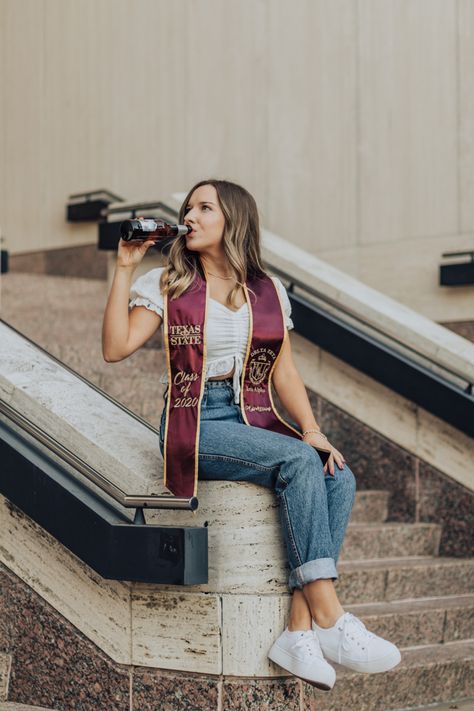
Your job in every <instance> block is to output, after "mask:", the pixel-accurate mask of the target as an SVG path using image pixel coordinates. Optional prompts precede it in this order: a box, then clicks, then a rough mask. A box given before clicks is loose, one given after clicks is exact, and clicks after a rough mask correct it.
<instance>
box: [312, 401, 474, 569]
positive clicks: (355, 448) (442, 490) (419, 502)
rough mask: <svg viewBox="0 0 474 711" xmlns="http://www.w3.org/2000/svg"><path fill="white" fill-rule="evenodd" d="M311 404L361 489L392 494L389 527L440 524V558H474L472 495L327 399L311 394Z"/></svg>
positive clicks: (469, 465)
mask: <svg viewBox="0 0 474 711" xmlns="http://www.w3.org/2000/svg"><path fill="white" fill-rule="evenodd" d="M311 400H312V404H313V407H315V408H316V410H315V411H316V412H318V413H319V422H320V424H321V428H322V429H323V431H324V432H325V433H326V434H327V436H328V437H329V438H330V440H331V441H332V442H333V443H334V444H335V445H336V446H337V448H338V449H340V450H341V451H342V452H343V453H344V456H345V458H346V459H347V462H348V464H349V466H350V467H351V469H352V470H353V472H354V474H355V475H356V477H357V484H358V488H359V489H388V490H389V491H390V498H389V501H388V518H387V521H406V522H426V523H440V524H442V526H443V530H442V535H441V542H440V555H442V556H456V557H461V558H465V557H467V556H471V555H473V553H474V494H473V493H472V492H471V491H469V490H468V489H466V488H465V487H463V486H462V485H461V484H458V483H457V482H455V481H453V480H451V479H448V477H446V476H444V474H442V473H441V472H439V471H437V470H436V469H435V468H434V467H431V466H429V465H427V464H426V463H425V462H423V461H422V460H420V459H419V458H417V457H414V456H413V455H412V454H410V453H409V452H407V451H406V450H404V449H403V448H402V447H399V446H398V445H396V444H394V443H393V442H390V440H388V439H386V438H385V437H383V436H381V435H380V434H378V433H377V432H374V431H373V430H372V429H370V428H369V427H367V426H366V425H364V423H363V422H360V421H359V420H356V419H355V418H354V417H351V416H350V415H348V414H347V413H345V412H343V411H342V410H340V409H339V408H337V407H334V405H332V404H331V403H329V402H327V401H325V400H324V399H323V398H321V397H318V396H317V395H315V394H314V393H313V394H311ZM466 466H467V467H472V466H473V463H472V462H466Z"/></svg>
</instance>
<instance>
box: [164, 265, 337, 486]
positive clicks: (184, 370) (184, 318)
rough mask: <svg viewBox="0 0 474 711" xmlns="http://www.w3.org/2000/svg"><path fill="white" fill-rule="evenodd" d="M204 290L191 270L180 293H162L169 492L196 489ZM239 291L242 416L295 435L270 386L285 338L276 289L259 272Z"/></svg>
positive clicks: (203, 282)
mask: <svg viewBox="0 0 474 711" xmlns="http://www.w3.org/2000/svg"><path fill="white" fill-rule="evenodd" d="M208 289H209V287H208V284H207V281H206V280H205V279H203V278H202V277H201V276H200V275H199V274H198V273H197V274H196V277H195V279H194V282H193V284H192V285H191V286H190V287H189V289H187V291H186V292H185V293H183V294H182V295H181V296H180V297H178V298H177V299H169V298H168V294H166V296H165V299H164V302H165V304H164V317H163V322H164V324H163V325H164V327H163V336H164V341H165V349H166V359H167V368H168V383H169V389H168V399H167V409H166V428H165V434H164V450H163V451H164V484H165V486H166V487H167V488H168V489H169V490H170V491H171V493H172V494H174V495H175V496H185V497H191V496H196V494H197V482H198V450H199V428H200V413H201V400H202V395H203V391H204V374H205V369H206V343H205V326H206V316H207V303H208ZM244 292H245V298H246V299H247V304H248V307H249V315H250V328H249V337H248V342H247V352H246V356H245V361H244V367H243V370H242V379H241V394H240V405H241V409H242V416H243V419H244V421H245V423H246V424H247V425H250V426H252V427H263V428H265V429H269V430H272V431H273V432H278V433H280V434H285V435H288V436H289V437H297V438H298V439H301V433H300V432H298V430H296V429H295V428H294V427H292V426H291V425H289V424H288V423H287V422H285V421H284V420H283V419H282V417H281V416H280V415H279V414H278V412H277V411H276V409H275V406H274V404H273V398H272V394H271V389H270V383H271V378H272V373H273V370H274V368H275V365H276V362H277V360H278V356H279V354H280V351H281V348H282V346H283V343H284V339H285V338H288V332H287V330H286V328H285V321H284V312H283V306H282V304H281V301H280V296H279V294H278V291H277V288H276V286H275V284H274V282H273V280H272V279H271V278H270V277H269V276H267V275H264V276H260V277H254V278H251V279H248V280H247V282H246V284H245V285H244ZM249 292H250V293H249ZM252 292H253V293H252ZM318 451H319V450H318ZM327 454H328V453H326V458H327ZM321 458H322V459H323V460H324V458H323V456H321Z"/></svg>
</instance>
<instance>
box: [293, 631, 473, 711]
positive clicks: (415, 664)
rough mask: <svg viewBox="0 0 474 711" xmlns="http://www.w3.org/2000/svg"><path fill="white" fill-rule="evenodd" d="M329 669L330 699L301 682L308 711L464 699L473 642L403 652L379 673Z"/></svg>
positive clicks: (391, 708) (390, 710)
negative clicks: (392, 666) (334, 677)
mask: <svg viewBox="0 0 474 711" xmlns="http://www.w3.org/2000/svg"><path fill="white" fill-rule="evenodd" d="M334 668H335V669H336V674H337V681H336V684H335V686H334V688H333V689H332V691H331V693H330V694H325V693H324V692H321V691H318V690H317V689H315V688H314V687H312V686H309V685H308V684H306V683H304V687H303V688H304V708H305V709H307V711H341V709H351V708H357V709H364V711H381V710H382V709H383V711H400V710H401V709H407V708H413V706H415V705H417V704H418V705H419V704H425V705H427V704H432V703H436V702H442V701H451V700H455V699H466V698H467V697H470V696H472V695H473V694H474V641H473V640H469V641H462V642H448V643H447V644H434V645H425V646H423V647H412V648H410V649H406V650H403V651H402V661H401V662H400V664H399V665H398V666H397V667H395V669H392V670H391V671H389V672H385V673H384V674H370V675H369V674H361V673H358V672H353V671H351V670H349V669H346V668H345V667H342V666H340V665H338V664H334ZM356 699H357V706H356V707H355V706H354V701H355V700H356Z"/></svg>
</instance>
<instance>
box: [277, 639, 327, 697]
mask: <svg viewBox="0 0 474 711" xmlns="http://www.w3.org/2000/svg"><path fill="white" fill-rule="evenodd" d="M268 656H269V658H270V659H271V660H272V662H275V663H276V664H278V665H279V666H280V667H282V668H283V669H286V671H289V672H291V673H292V674H294V675H295V676H298V677H300V678H301V679H304V681H307V682H308V684H312V685H313V686H316V687H318V689H323V690H324V691H329V690H330V689H332V687H333V686H334V682H335V681H336V672H335V671H334V669H333V667H332V666H331V665H330V664H328V663H327V661H326V660H325V659H324V657H323V655H322V652H321V647H320V646H319V642H318V638H317V636H316V634H315V633H314V632H313V631H312V630H306V631H305V632H290V631H289V630H288V628H286V629H285V630H284V631H283V632H282V633H281V635H280V636H279V637H278V639H277V640H276V641H275V642H274V643H273V645H272V648H271V649H270V651H269V652H268Z"/></svg>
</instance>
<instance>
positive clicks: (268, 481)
mask: <svg viewBox="0 0 474 711" xmlns="http://www.w3.org/2000/svg"><path fill="white" fill-rule="evenodd" d="M226 383H227V381H220V382H219V384H216V383H215V382H214V383H209V384H206V387H205V389H204V396H203V401H202V409H201V424H200V440H199V477H200V478H201V479H218V480H222V479H224V480H228V481H247V482H252V483H255V484H258V485H261V486H265V487H268V488H272V489H274V490H275V492H276V494H277V496H278V498H279V501H280V520H281V524H282V531H283V538H284V541H285V545H286V549H287V553H288V560H289V565H290V569H291V573H290V579H289V585H290V589H291V590H293V589H295V588H300V589H302V588H303V586H304V585H306V584H307V583H309V582H312V581H314V580H320V579H333V580H334V579H336V578H337V572H336V566H335V563H336V560H337V557H338V555H339V549H340V547H341V545H342V540H343V538H344V533H345V529H346V526H347V522H348V520H349V516H350V510H351V508H352V503H353V499H354V492H355V483H354V482H355V480H354V476H353V474H352V472H351V471H350V469H349V468H348V467H347V466H346V467H344V469H343V470H339V469H338V468H337V467H336V471H335V476H334V477H332V476H331V475H326V476H325V473H324V471H323V465H322V462H321V459H320V457H319V455H318V454H317V452H316V451H315V449H314V448H313V447H311V446H309V445H308V444H306V443H305V442H303V441H301V440H299V439H296V438H294V437H287V436H285V435H281V434H278V433H276V432H271V431H269V430H264V429H261V428H259V427H249V426H248V425H245V424H243V422H242V417H241V413H240V408H239V407H238V405H235V404H234V402H233V395H234V393H233V388H232V386H231V385H229V384H226ZM163 415H164V411H163ZM163 425H164V417H162V428H161V438H162V435H163V431H164V426H163ZM161 444H162V442H161Z"/></svg>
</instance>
